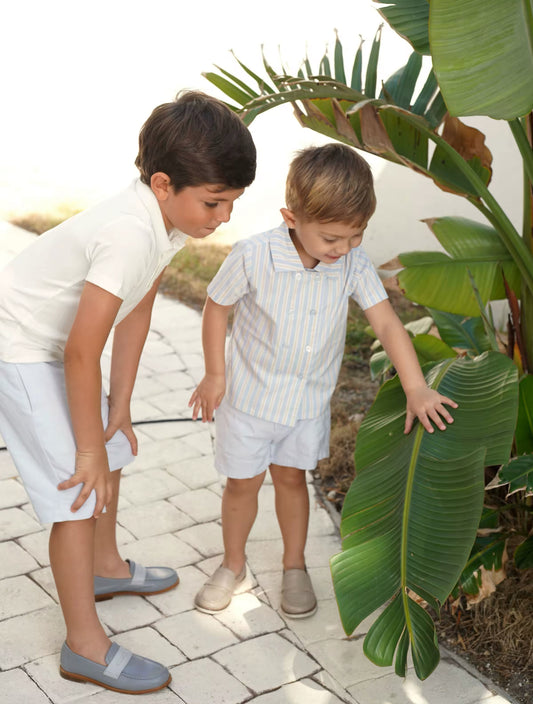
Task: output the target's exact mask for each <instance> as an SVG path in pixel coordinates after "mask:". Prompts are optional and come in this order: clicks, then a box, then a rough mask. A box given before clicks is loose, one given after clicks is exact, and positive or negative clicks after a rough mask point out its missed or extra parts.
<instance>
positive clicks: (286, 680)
mask: <svg viewBox="0 0 533 704" xmlns="http://www.w3.org/2000/svg"><path fill="white" fill-rule="evenodd" d="M30 240H31V236H30V235H28V233H24V232H23V231H20V230H18V229H17V228H14V227H12V226H8V225H7V224H6V223H0V266H2V265H3V263H5V262H6V261H7V260H8V259H9V257H10V256H12V255H13V254H14V253H15V252H16V251H17V249H20V248H21V247H22V246H25V245H26V243H27V242H28V241H30ZM108 363H109V352H108V351H106V354H105V358H104V365H103V366H104V373H106V370H107V369H108ZM202 373H203V364H202V354H201V345H200V316H199V315H198V313H196V312H195V311H193V310H191V309H189V308H187V307H185V306H183V305H182V304H180V303H178V302H176V301H174V300H172V299H169V298H165V297H163V296H158V298H157V301H156V304H155V308H154V314H153V320H152V326H151V330H150V334H149V337H148V340H147V343H146V347H145V350H144V352H143V357H142V361H141V366H140V370H139V378H138V382H137V387H136V391H135V396H134V402H133V418H134V420H135V421H142V420H164V421H165V422H158V423H151V424H150V423H146V424H140V425H138V426H137V434H138V437H139V441H140V450H139V456H138V458H137V459H136V461H135V462H134V464H132V465H130V466H129V467H128V468H127V470H125V472H124V476H123V480H122V490H121V500H120V507H119V508H120V510H119V539H120V543H121V545H122V546H123V547H122V550H123V556H124V557H130V558H132V559H133V560H135V561H137V562H141V563H143V564H145V565H160V564H161V565H169V566H172V567H174V568H176V569H178V571H179V574H180V577H181V583H180V585H179V586H178V588H177V589H175V590H173V591H170V592H168V593H166V594H160V595H158V596H153V597H147V598H141V597H135V596H124V597H118V598H115V599H113V600H111V601H106V602H101V603H99V604H98V606H97V608H98V612H99V615H100V617H101V620H102V622H103V623H104V624H105V626H106V628H107V629H108V632H109V633H110V634H112V637H113V638H114V639H115V640H116V641H118V642H119V643H120V644H122V645H125V646H126V647H129V648H132V649H135V650H137V651H138V652H140V653H142V654H144V655H146V656H148V657H152V658H153V659H155V660H159V661H161V662H163V663H164V664H165V665H167V666H168V667H169V668H170V670H171V672H172V677H173V679H172V682H171V684H170V687H169V688H167V689H165V690H163V691H160V692H157V693H154V694H151V695H146V701H150V702H152V701H153V702H154V703H155V702H158V703H159V704H164V703H166V702H169V703H172V704H211V703H212V704H241V703H243V702H250V701H253V702H255V704H340V703H341V702H344V703H349V704H505V702H509V701H511V700H509V699H507V698H506V697H505V696H501V694H498V693H497V690H496V688H495V687H494V686H492V685H491V684H490V683H488V682H487V681H486V680H484V679H483V678H482V677H481V676H479V675H478V674H477V673H475V672H473V671H471V670H470V671H469V670H467V669H466V666H465V665H464V664H462V663H460V662H457V661H456V660H455V659H453V658H452V656H451V655H449V654H447V653H445V652H443V653H442V655H443V661H442V663H441V664H440V665H439V667H438V669H437V670H436V672H435V673H434V674H433V675H432V676H431V677H430V678H429V679H428V680H427V681H426V682H423V683H422V682H419V681H418V680H417V678H416V676H415V675H414V674H413V672H412V670H411V671H410V672H409V675H408V676H407V678H406V679H405V680H401V679H399V678H398V677H396V675H394V674H393V672H392V669H391V668H378V667H376V666H375V665H373V664H372V663H370V662H369V661H368V660H367V659H366V657H365V656H364V655H363V652H362V644H363V639H362V635H363V634H364V633H365V630H366V628H365V624H362V625H361V627H360V628H359V629H358V630H357V632H356V633H355V634H354V636H353V637H352V638H350V639H348V638H346V636H345V634H344V632H343V630H342V628H341V625H340V621H339V618H338V612H337V606H336V603H335V600H334V597H333V590H332V585H331V579H330V574H329V568H328V560H329V558H330V556H331V555H332V554H333V553H335V552H338V551H339V549H340V539H339V535H338V529H337V526H336V524H335V522H334V521H333V519H332V517H331V515H330V514H329V512H328V510H326V509H325V508H324V506H323V505H321V503H320V501H319V500H318V499H317V498H316V494H315V491H314V487H313V485H312V484H310V487H309V488H310V493H311V520H310V537H309V543H308V547H307V563H308V567H309V573H310V575H311V578H312V580H313V583H314V585H315V589H316V592H317V596H318V599H319V609H318V612H317V614H316V615H315V616H313V617H311V618H309V619H304V620H299V621H298V620H284V619H283V618H282V616H281V615H280V614H279V612H278V607H279V587H280V580H281V563H280V561H281V552H282V546H281V538H280V533H279V529H278V526H277V523H276V519H275V513H274V505H273V504H274V502H273V487H272V485H271V484H270V483H268V482H267V483H266V484H265V486H264V487H263V489H262V491H261V494H260V509H259V517H258V520H257V521H256V524H255V526H254V528H253V530H252V534H251V537H250V542H249V546H248V567H249V569H248V577H247V579H246V582H245V584H244V586H243V590H242V593H240V594H239V595H237V596H236V597H235V598H234V599H233V602H232V604H231V606H230V607H229V608H228V609H227V610H226V611H224V612H223V613H221V614H220V615H218V616H209V615H205V614H201V613H199V612H197V611H196V610H195V609H194V608H193V596H194V594H195V592H196V591H197V589H198V588H199V587H200V585H201V584H202V583H203V581H204V580H205V578H206V575H209V574H211V573H212V571H213V569H214V568H215V567H216V566H217V565H218V564H219V561H220V554H221V544H222V541H221V529H220V496H221V491H222V488H221V484H220V481H219V477H218V475H217V473H216V471H215V469H214V466H213V432H214V429H213V426H212V425H209V426H206V425H204V424H202V423H194V422H192V421H190V420H187V419H188V418H189V417H190V414H189V412H188V410H187V402H188V399H189V396H190V393H191V391H192V389H193V388H194V386H195V384H196V383H197V381H198V380H199V379H200V377H201V375H202ZM180 419H181V420H180ZM183 419H185V420H183ZM0 444H2V445H3V444H4V443H3V442H2V441H1V438H0ZM47 541H48V529H47V528H43V527H42V526H40V525H39V523H38V522H37V521H36V518H35V516H34V513H33V511H32V508H31V506H30V504H29V503H28V502H27V498H26V494H25V492H24V490H23V489H22V487H21V485H20V484H19V482H18V480H17V478H16V471H15V469H14V466H13V464H12V462H11V459H10V457H9V455H8V453H7V452H5V451H2V452H0V702H2V703H5V704H17V703H19V702H24V703H25V704H45V703H47V702H53V703H54V704H66V703H67V702H79V703H85V702H90V704H111V703H115V702H117V703H118V702H120V703H121V704H127V703H128V702H136V704H139V702H140V701H141V700H140V699H139V697H134V696H130V695H122V694H116V693H113V692H109V691H106V690H104V689H102V688H100V687H97V686H92V685H89V684H85V685H80V684H75V683H73V682H69V681H66V680H63V679H61V678H60V677H59V675H58V660H59V655H58V654H59V649H60V647H61V644H62V641H63V638H64V630H63V622H62V618H61V614H60V609H59V606H58V603H57V596H56V592H55V588H54V584H53V580H52V575H51V571H50V566H49V560H48V547H47ZM143 701H145V700H144V699H143Z"/></svg>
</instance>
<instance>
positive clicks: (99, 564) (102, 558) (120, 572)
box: [94, 469, 130, 578]
mask: <svg viewBox="0 0 533 704" xmlns="http://www.w3.org/2000/svg"><path fill="white" fill-rule="evenodd" d="M121 474H122V470H121V469H117V470H115V471H114V472H111V482H112V487H113V496H112V499H111V501H110V502H109V503H108V504H106V512H105V513H102V514H101V515H100V516H99V517H98V520H97V521H96V531H95V540H94V574H95V575H98V576H99V577H114V578H128V577H129V576H130V569H129V565H128V563H127V562H125V561H124V560H123V559H122V558H121V556H120V553H119V551H118V546H117V535H116V530H117V510H118V496H119V489H120V476H121Z"/></svg>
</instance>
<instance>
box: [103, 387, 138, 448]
mask: <svg viewBox="0 0 533 704" xmlns="http://www.w3.org/2000/svg"><path fill="white" fill-rule="evenodd" d="M107 400H108V403H109V417H108V419H107V428H106V429H105V434H104V440H105V442H107V441H108V440H111V438H112V437H113V435H114V434H115V433H116V432H117V430H122V432H123V433H124V435H125V436H126V437H127V438H128V440H129V443H130V446H131V451H132V453H133V454H134V455H135V456H137V452H138V443H137V436H136V435H135V433H134V432H133V427H132V424H131V415H130V407H129V403H128V405H127V406H126V407H125V408H123V409H120V408H118V407H117V406H115V404H114V403H113V401H112V399H111V398H110V397H108V399H107Z"/></svg>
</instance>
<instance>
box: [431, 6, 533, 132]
mask: <svg viewBox="0 0 533 704" xmlns="http://www.w3.org/2000/svg"><path fill="white" fill-rule="evenodd" d="M429 42H430V47H431V56H432V59H433V68H434V71H435V74H436V76H437V80H438V82H439V86H440V88H441V90H442V94H443V96H444V100H445V102H446V105H447V106H448V110H449V111H450V114H451V115H463V116H464V115H488V116H489V117H493V118H495V119H503V120H512V119H513V118H516V117H521V116H523V115H526V114H527V113H529V112H530V111H531V110H533V80H532V76H533V4H532V2H531V0H505V2H502V0H483V2H479V0H461V2H457V0H431V1H430V3H429Z"/></svg>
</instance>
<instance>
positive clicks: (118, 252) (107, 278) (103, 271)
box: [0, 179, 187, 362]
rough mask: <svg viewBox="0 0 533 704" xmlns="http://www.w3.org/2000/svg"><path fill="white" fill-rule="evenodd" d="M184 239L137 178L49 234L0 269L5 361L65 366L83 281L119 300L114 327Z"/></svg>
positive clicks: (0, 342) (0, 350)
mask: <svg viewBox="0 0 533 704" xmlns="http://www.w3.org/2000/svg"><path fill="white" fill-rule="evenodd" d="M186 240H187V235H185V234H184V233H182V232H180V231H178V230H172V231H171V232H170V233H167V231H166V228H165V224H164V222H163V216H162V214H161V209H160V208H159V204H158V202H157V199H156V197H155V195H154V194H153V192H152V190H151V188H149V187H148V186H146V185H145V184H144V183H142V182H141V181H140V180H139V179H136V180H135V181H134V182H133V183H132V184H131V185H130V187H129V188H127V189H126V190H125V191H123V192H121V193H119V194H118V195H116V196H114V197H112V198H109V199H107V200H105V201H103V202H102V203H100V204H98V205H96V206H94V207H92V208H89V209H88V210H85V211H84V212H82V213H79V214H78V215H75V216H74V217H72V218H70V219H69V220H66V221H65V222H64V223H62V224H61V225H58V226H57V227H54V228H53V229H52V230H49V231H48V232H46V233H44V234H43V235H41V236H40V237H38V238H37V239H36V240H35V242H34V243H32V244H31V245H30V246H29V247H27V248H26V249H24V250H23V251H22V252H21V253H20V254H19V255H18V256H17V257H15V259H13V260H12V261H11V262H10V263H9V264H8V265H7V267H6V268H5V269H4V270H3V271H2V272H0V359H1V360H3V361H4V362H49V361H63V351H64V348H65V344H66V342H67V338H68V335H69V333H70V329H71V327H72V323H73V322H74V318H75V316H76V312H77V309H78V304H79V300H80V295H81V291H82V289H83V286H84V284H85V282H86V281H89V282H91V283H93V284H96V285H97V286H100V287H101V288H103V289H105V290H106V291H109V292H110V293H112V294H113V295H115V296H117V297H118V298H121V299H122V305H121V306H120V309H119V312H118V315H117V317H116V319H115V325H116V324H118V323H119V322H120V321H121V320H123V319H124V318H125V317H126V316H127V315H128V313H129V312H130V311H131V310H133V308H135V306H136V305H137V304H138V303H139V302H140V301H141V300H142V298H144V296H145V295H146V293H147V292H148V291H149V290H150V288H151V287H152V284H153V283H154V281H155V279H156V278H157V277H158V276H159V274H160V273H161V271H162V270H163V269H164V268H165V266H166V265H167V264H168V263H169V262H170V260H171V259H172V257H173V256H174V254H175V253H176V252H177V251H178V250H179V249H181V248H182V247H183V246H184V244H185V241H186Z"/></svg>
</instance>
